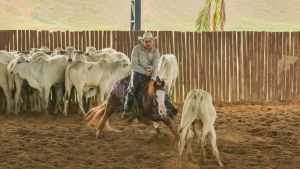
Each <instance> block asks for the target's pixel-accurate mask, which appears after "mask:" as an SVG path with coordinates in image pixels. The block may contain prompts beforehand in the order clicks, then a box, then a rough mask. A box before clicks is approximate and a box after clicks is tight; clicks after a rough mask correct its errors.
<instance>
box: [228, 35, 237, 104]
mask: <svg viewBox="0 0 300 169" xmlns="http://www.w3.org/2000/svg"><path fill="white" fill-rule="evenodd" d="M236 51H237V48H236V32H232V47H231V54H232V57H231V58H232V60H231V61H230V62H231V63H232V67H231V70H232V83H231V101H237V72H238V70H237V55H236Z"/></svg>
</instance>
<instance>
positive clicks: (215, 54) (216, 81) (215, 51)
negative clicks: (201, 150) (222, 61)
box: [213, 32, 220, 101]
mask: <svg viewBox="0 0 300 169" xmlns="http://www.w3.org/2000/svg"><path fill="white" fill-rule="evenodd" d="M213 34H214V44H213V60H214V61H213V65H214V71H213V79H214V95H215V99H213V100H216V101H219V100H220V97H219V91H218V86H219V76H218V38H219V37H218V32H213Z"/></svg>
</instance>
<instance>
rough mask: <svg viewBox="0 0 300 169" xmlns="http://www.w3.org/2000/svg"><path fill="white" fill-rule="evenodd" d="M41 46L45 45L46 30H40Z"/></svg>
mask: <svg viewBox="0 0 300 169" xmlns="http://www.w3.org/2000/svg"><path fill="white" fill-rule="evenodd" d="M41 42H42V43H41V45H42V46H46V31H45V30H42V41H41Z"/></svg>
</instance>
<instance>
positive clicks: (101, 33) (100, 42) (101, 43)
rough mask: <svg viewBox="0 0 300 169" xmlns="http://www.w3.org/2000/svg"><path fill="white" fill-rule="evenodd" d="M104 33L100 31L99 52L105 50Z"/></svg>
mask: <svg viewBox="0 0 300 169" xmlns="http://www.w3.org/2000/svg"><path fill="white" fill-rule="evenodd" d="M102 36H103V32H102V31H99V50H101V49H103V37H102Z"/></svg>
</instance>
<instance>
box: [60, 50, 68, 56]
mask: <svg viewBox="0 0 300 169" xmlns="http://www.w3.org/2000/svg"><path fill="white" fill-rule="evenodd" d="M65 53H67V52H66V51H64V50H61V51H59V54H60V55H64V54H65Z"/></svg>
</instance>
